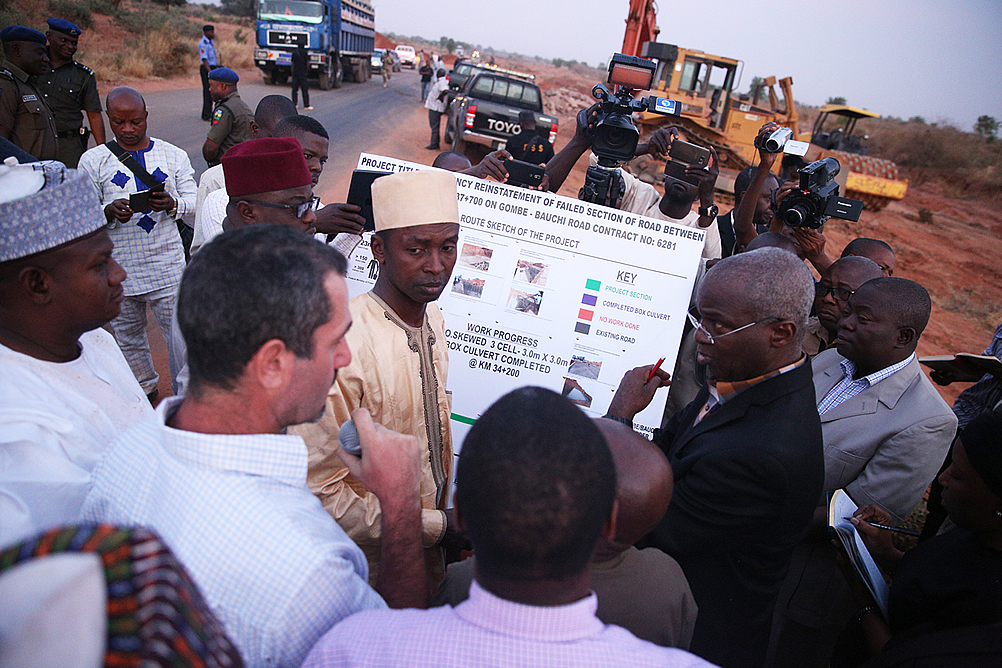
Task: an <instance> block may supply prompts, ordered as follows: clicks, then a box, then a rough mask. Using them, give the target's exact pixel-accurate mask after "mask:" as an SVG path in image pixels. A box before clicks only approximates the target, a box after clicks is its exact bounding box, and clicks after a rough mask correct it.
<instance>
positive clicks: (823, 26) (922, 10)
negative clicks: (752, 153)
mask: <svg viewBox="0 0 1002 668" xmlns="http://www.w3.org/2000/svg"><path fill="white" fill-rule="evenodd" d="M370 2H372V4H373V6H374V8H375V10H376V29H377V30H378V31H379V32H381V33H386V32H392V33H395V34H398V35H411V36H422V37H425V38H429V39H433V40H435V39H438V38H439V37H442V36H443V35H444V36H447V37H452V38H453V39H456V40H457V41H463V42H468V43H471V44H480V45H482V46H484V47H488V46H490V47H493V48H495V49H497V50H499V51H508V52H514V53H521V54H524V55H527V56H541V57H543V58H547V59H552V58H562V59H564V60H577V61H582V62H586V63H588V64H590V65H593V66H596V65H598V64H599V63H605V62H608V60H609V58H610V56H611V55H612V54H613V53H615V52H617V51H619V50H620V49H621V48H622V45H623V34H624V32H625V26H626V24H625V19H626V15H627V12H628V9H629V2H628V0H591V1H590V2H589V1H588V0H502V1H501V2H496V3H483V2H470V1H469V0H425V1H423V2H414V0H370ZM659 10H660V11H659V12H658V25H659V26H660V27H661V33H660V35H659V37H658V41H659V42H667V43H669V44H677V45H678V46H680V47H683V48H689V49H697V50H700V51H704V52H706V53H711V54H714V55H718V56H726V57H729V58H735V59H739V60H742V61H744V71H743V73H742V76H741V80H740V82H739V84H738V85H736V86H735V90H739V91H741V92H744V91H746V90H747V89H748V86H749V84H750V82H751V79H752V77H753V76H761V77H767V76H770V75H774V76H776V78H777V79H779V78H782V77H785V76H791V77H793V93H794V97H795V98H796V99H797V100H798V101H799V102H802V103H805V104H811V105H818V104H822V103H824V102H825V101H826V100H827V99H828V98H829V97H833V96H840V97H844V98H846V100H847V101H848V103H849V104H851V105H853V106H859V107H864V108H866V109H869V110H871V111H875V112H878V113H880V114H883V115H885V116H887V115H890V116H898V117H901V118H910V117H912V116H922V117H923V118H925V119H926V120H927V121H929V122H935V121H945V120H948V121H952V122H953V123H954V124H955V125H957V126H958V127H960V128H961V129H964V130H971V128H972V126H973V125H974V122H975V121H976V120H977V118H978V116H981V115H988V116H994V117H995V118H998V119H1002V76H1000V75H999V73H998V69H999V63H1000V62H1002V3H999V2H998V0H946V1H943V0H937V1H933V0H910V1H908V2H906V1H904V0H868V1H862V0H842V2H838V3H814V2H810V1H809V0H797V1H792V0H771V1H770V2H767V3H766V2H756V3H750V2H735V1H734V0H729V1H724V0H698V1H696V2H688V3H683V2H675V3H671V2H668V1H667V0H662V2H661V3H660V7H659ZM777 92H778V91H777Z"/></svg>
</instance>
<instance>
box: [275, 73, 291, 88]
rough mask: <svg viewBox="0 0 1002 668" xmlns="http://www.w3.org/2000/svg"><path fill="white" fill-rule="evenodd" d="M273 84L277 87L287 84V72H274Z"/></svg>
mask: <svg viewBox="0 0 1002 668" xmlns="http://www.w3.org/2000/svg"><path fill="white" fill-rule="evenodd" d="M271 78H272V79H274V81H275V83H276V84H278V85H279V86H284V85H285V84H287V83H289V73H288V72H275V73H274V74H273V75H272V77H271Z"/></svg>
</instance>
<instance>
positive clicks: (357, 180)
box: [347, 169, 391, 232]
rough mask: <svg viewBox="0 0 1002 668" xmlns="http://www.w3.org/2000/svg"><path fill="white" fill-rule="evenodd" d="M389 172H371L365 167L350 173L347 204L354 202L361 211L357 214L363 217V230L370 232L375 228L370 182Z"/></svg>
mask: <svg viewBox="0 0 1002 668" xmlns="http://www.w3.org/2000/svg"><path fill="white" fill-rule="evenodd" d="M390 173H391V172H373V171H369V170H365V169H356V170H355V171H353V172H352V173H351V184H350V185H349V186H348V200H347V202H348V204H354V205H355V206H357V207H358V208H359V209H361V211H359V212H358V215H360V216H362V217H363V218H365V224H364V225H362V231H363V232H372V231H373V230H375V229H376V220H375V218H373V216H372V182H373V181H375V180H376V179H378V178H379V177H380V176H386V175H387V174H390Z"/></svg>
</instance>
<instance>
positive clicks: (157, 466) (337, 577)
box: [82, 397, 385, 668]
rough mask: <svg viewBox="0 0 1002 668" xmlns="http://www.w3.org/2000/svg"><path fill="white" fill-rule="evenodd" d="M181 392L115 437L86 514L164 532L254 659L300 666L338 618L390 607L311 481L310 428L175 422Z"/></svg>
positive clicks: (96, 519)
mask: <svg viewBox="0 0 1002 668" xmlns="http://www.w3.org/2000/svg"><path fill="white" fill-rule="evenodd" d="M181 401H182V398H179V397H171V398H168V399H166V400H164V401H163V402H161V403H160V405H159V406H158V407H157V415H156V416H154V417H153V418H151V419H149V420H146V421H144V422H141V423H139V424H137V425H136V426H135V427H133V428H132V429H130V430H129V431H127V432H126V433H124V434H123V435H122V436H120V437H119V438H118V439H117V440H116V441H115V442H114V444H113V445H112V446H111V449H110V450H109V452H108V453H107V455H106V456H105V458H104V459H103V460H102V461H101V462H100V463H99V464H98V465H97V467H96V468H95V470H94V473H93V477H92V480H93V482H92V484H91V490H90V493H89V494H88V495H87V499H86V501H85V502H84V508H83V512H82V518H83V520H84V521H90V522H106V523H114V524H119V525H128V526H146V527H149V528H151V529H153V530H154V531H156V532H157V533H158V534H160V536H161V537H162V538H163V540H164V542H165V543H166V544H167V545H168V546H169V547H170V548H171V550H172V551H173V552H174V553H175V554H176V555H177V557H178V559H179V560H180V561H181V562H182V563H183V564H184V565H185V567H186V568H187V569H188V571H189V573H191V576H192V579H194V580H195V583H196V584H197V585H198V586H199V588H200V589H201V590H202V593H203V594H204V595H205V600H206V601H207V602H208V604H209V607H210V608H212V611H213V612H214V613H215V614H216V615H217V616H218V617H219V619H220V620H221V621H222V622H223V626H224V627H225V628H226V633H227V635H228V636H229V637H230V638H231V639H232V640H233V642H234V644H235V645H236V646H237V648H238V649H239V650H240V654H241V655H242V656H243V659H244V662H245V663H246V664H247V665H248V666H252V667H253V666H276V667H285V666H288V667H289V668H292V667H294V666H299V665H300V664H301V663H302V661H303V658H304V657H305V656H306V654H307V652H308V651H309V650H310V647H312V646H313V644H314V643H315V642H316V641H317V639H318V638H320V636H322V635H323V634H324V632H326V631H327V630H328V629H330V628H331V627H332V626H333V625H334V624H336V623H337V622H339V621H340V620H341V619H343V618H345V617H347V616H349V615H351V614H353V613H355V612H358V611H360V610H366V609H370V608H381V607H385V603H384V602H383V600H382V599H381V598H380V597H379V595H378V594H377V593H376V592H375V591H374V590H373V589H372V588H371V587H370V586H369V584H368V581H367V580H368V574H369V573H368V566H367V563H366V560H365V557H364V556H363V554H362V551H361V550H360V549H359V548H358V546H357V545H355V544H354V543H353V542H352V541H351V540H350V539H349V538H348V537H347V535H345V533H344V531H343V530H342V529H341V527H339V526H338V525H337V523H336V522H335V521H334V520H333V519H332V518H331V516H330V515H328V514H327V512H326V511H325V510H324V509H323V507H322V506H321V505H320V501H319V500H317V498H316V497H315V496H313V494H311V493H310V490H309V488H308V487H307V486H306V468H307V455H306V445H305V443H303V440H302V439H301V438H299V437H298V436H289V435H280V434H247V435H217V434H200V433H196V432H190V431H181V430H178V429H172V428H170V427H168V426H166V424H165V422H166V420H167V419H168V417H169V416H170V415H172V414H173V413H174V411H175V410H176V409H177V407H178V406H180V403H181Z"/></svg>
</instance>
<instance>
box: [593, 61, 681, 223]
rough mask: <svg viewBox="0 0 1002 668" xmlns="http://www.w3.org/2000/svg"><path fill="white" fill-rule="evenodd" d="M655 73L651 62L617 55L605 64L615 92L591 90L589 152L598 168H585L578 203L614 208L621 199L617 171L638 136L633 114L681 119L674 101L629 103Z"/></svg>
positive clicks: (655, 99)
mask: <svg viewBox="0 0 1002 668" xmlns="http://www.w3.org/2000/svg"><path fill="white" fill-rule="evenodd" d="M656 70H657V64H656V63H655V62H654V61H653V60H647V59H646V58H638V57H637V56H627V55H625V54H622V53H617V54H615V55H613V57H612V60H611V61H610V62H609V80H608V82H607V83H609V84H611V85H613V86H618V87H619V88H618V89H617V90H616V92H615V93H613V92H610V91H609V89H608V88H607V87H606V85H605V84H598V85H596V86H595V87H594V88H592V91H591V94H592V96H593V97H595V99H597V100H600V103H599V111H598V118H597V119H596V121H595V127H594V138H593V140H592V151H593V152H594V153H595V155H596V157H597V158H598V165H592V166H590V167H589V168H588V172H587V173H586V174H585V183H584V187H582V188H581V191H580V192H579V193H578V198H579V199H582V200H584V201H586V202H592V203H594V204H602V205H605V206H614V205H615V204H616V202H618V201H619V199H620V197H622V194H623V190H624V189H625V186H624V184H623V183H622V178H621V177H620V175H619V169H618V168H619V165H620V164H622V163H624V162H627V161H629V160H632V159H633V154H634V153H635V152H636V150H637V143H638V142H639V141H640V132H639V131H638V130H637V126H635V125H634V124H633V117H632V116H633V112H635V111H650V112H653V113H656V114H662V115H664V116H681V115H682V105H681V104H679V103H678V102H676V101H674V100H669V99H667V98H663V97H654V96H651V97H645V98H643V99H640V100H635V99H633V94H634V92H635V91H638V90H649V89H650V87H651V84H652V83H653V82H654V73H655V71H656Z"/></svg>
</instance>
